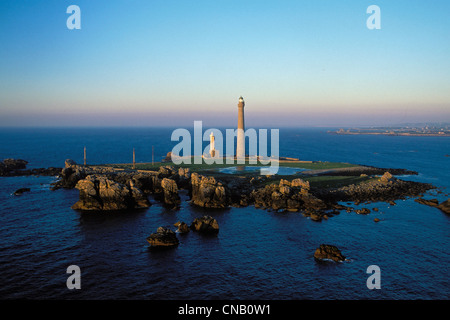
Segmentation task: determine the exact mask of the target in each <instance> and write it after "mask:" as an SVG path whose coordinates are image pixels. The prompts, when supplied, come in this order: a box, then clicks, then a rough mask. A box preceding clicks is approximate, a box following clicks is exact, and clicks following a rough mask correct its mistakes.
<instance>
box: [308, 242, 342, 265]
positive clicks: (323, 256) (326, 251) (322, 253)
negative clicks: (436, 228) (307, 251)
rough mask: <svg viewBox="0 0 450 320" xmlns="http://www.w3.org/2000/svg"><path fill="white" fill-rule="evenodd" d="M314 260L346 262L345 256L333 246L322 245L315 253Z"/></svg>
mask: <svg viewBox="0 0 450 320" xmlns="http://www.w3.org/2000/svg"><path fill="white" fill-rule="evenodd" d="M314 258H315V259H317V260H320V261H322V260H333V261H336V262H340V261H345V256H343V255H342V253H341V251H340V250H339V249H338V248H337V247H336V246H333V245H329V244H321V245H320V246H319V248H317V249H316V252H314Z"/></svg>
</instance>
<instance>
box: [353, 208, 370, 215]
mask: <svg viewBox="0 0 450 320" xmlns="http://www.w3.org/2000/svg"><path fill="white" fill-rule="evenodd" d="M355 212H356V213H357V214H369V213H370V210H369V209H367V208H362V209H356V210H355Z"/></svg>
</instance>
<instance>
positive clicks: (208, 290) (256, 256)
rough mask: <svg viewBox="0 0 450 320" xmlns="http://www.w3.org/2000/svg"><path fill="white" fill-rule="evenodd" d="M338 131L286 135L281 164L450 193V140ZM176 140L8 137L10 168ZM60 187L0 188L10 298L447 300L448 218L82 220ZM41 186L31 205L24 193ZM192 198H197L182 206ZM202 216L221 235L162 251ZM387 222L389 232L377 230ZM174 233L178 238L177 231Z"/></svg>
mask: <svg viewBox="0 0 450 320" xmlns="http://www.w3.org/2000/svg"><path fill="white" fill-rule="evenodd" d="M326 130H327V129H281V130H280V152H281V154H282V155H286V156H292V157H299V158H301V159H306V160H322V161H344V162H352V163H358V164H366V165H373V166H381V167H393V168H406V169H410V170H415V171H418V172H419V173H420V174H419V175H418V176H411V177H407V178H408V179H414V180H416V181H422V182H428V183H432V184H434V185H435V186H437V187H439V188H440V190H441V191H443V192H444V193H443V194H434V193H433V192H432V193H431V194H430V196H429V198H431V197H436V198H438V199H439V200H440V201H443V200H444V199H446V198H447V197H448V195H446V194H447V193H448V190H449V189H448V188H450V179H449V178H450V170H449V169H448V168H449V167H450V157H446V156H445V155H446V154H450V139H448V138H443V137H388V136H363V135H360V136H336V135H330V134H327V133H326ZM171 132H172V130H171V129H156V128H132V129H125V128H121V129H0V159H4V158H8V157H13V158H23V159H25V160H28V161H29V167H30V168H33V167H49V166H61V167H62V166H63V165H64V160H65V159H66V158H72V159H74V160H75V161H78V162H82V159H83V147H84V146H86V147H87V150H88V162H89V163H114V162H115V163H117V162H131V159H132V149H133V148H135V149H136V161H138V162H149V161H151V155H152V146H154V147H155V160H156V161H157V160H160V159H161V157H163V156H165V154H166V153H167V152H168V151H170V150H171V148H172V147H173V146H174V145H175V142H171V141H170V135H171ZM53 180H54V178H52V177H7V178H0V298H1V299H18V298H26V299H449V298H450V283H449V280H448V274H449V262H450V252H449V245H450V232H449V231H450V217H449V216H446V215H445V214H443V213H442V212H441V211H439V210H438V209H436V208H431V207H428V206H424V205H420V204H418V203H416V202H414V201H413V199H407V200H404V201H397V205H396V206H390V205H389V204H386V203H376V204H370V205H368V206H367V207H368V208H373V207H378V208H379V209H380V211H379V212H373V211H372V213H371V214H369V215H367V216H363V215H357V214H355V213H346V212H343V213H341V214H340V215H338V216H335V217H333V218H330V219H329V220H326V221H322V222H320V223H317V222H313V221H311V220H310V219H308V218H305V217H303V216H302V215H301V214H299V213H273V212H267V211H263V210H258V209H254V208H253V207H249V208H230V209H227V210H203V209H199V208H195V207H192V206H190V205H189V204H188V203H187V202H183V204H182V206H181V209H180V210H178V211H171V210H166V209H164V208H163V207H162V206H161V205H160V204H158V203H157V202H156V201H154V200H152V203H153V205H152V206H151V207H150V208H149V209H148V210H143V211H139V212H126V213H122V214H91V213H86V214H81V213H79V212H75V211H73V210H72V209H71V208H70V206H71V205H72V204H74V203H75V202H76V201H77V199H78V191H77V190H57V191H50V190H49V184H50V183H51V182H52V181H53ZM21 187H29V188H31V192H29V193H25V194H23V195H22V196H13V195H12V193H13V192H14V191H15V190H16V189H18V188H21ZM184 198H185V199H187V196H186V195H185V196H184ZM203 214H210V215H212V216H214V217H215V218H216V219H217V220H218V222H219V225H220V232H219V234H218V236H216V237H205V236H201V235H199V234H196V233H193V232H190V233H189V234H186V235H180V234H178V238H179V239H180V245H179V246H178V247H177V248H175V249H173V250H166V251H156V252H155V251H150V250H149V249H148V245H147V242H146V240H145V238H146V237H147V236H148V235H150V234H151V233H152V232H155V231H156V229H157V228H158V227H159V226H164V225H173V223H175V222H177V221H178V220H183V221H186V222H188V223H189V222H191V221H192V220H193V219H194V218H196V217H198V216H201V215H203ZM375 217H377V218H379V219H381V222H379V223H374V221H373V219H374V218H375ZM173 229H175V228H173ZM322 243H328V244H334V245H336V246H338V247H339V248H340V249H341V251H342V253H343V254H344V255H345V256H347V258H348V259H350V261H349V262H345V263H338V264H336V263H327V264H319V263H317V262H315V261H314V259H313V254H314V251H315V249H316V248H317V247H318V246H319V245H320V244H322ZM72 264H75V265H78V266H79V267H80V268H81V290H69V289H67V287H66V280H67V277H68V276H69V275H68V274H66V268H67V267H68V266H69V265H72ZM370 265H378V266H379V267H380V268H381V289H380V290H369V289H368V288H367V286H366V280H367V278H368V276H369V274H367V273H366V270H367V267H368V266H370Z"/></svg>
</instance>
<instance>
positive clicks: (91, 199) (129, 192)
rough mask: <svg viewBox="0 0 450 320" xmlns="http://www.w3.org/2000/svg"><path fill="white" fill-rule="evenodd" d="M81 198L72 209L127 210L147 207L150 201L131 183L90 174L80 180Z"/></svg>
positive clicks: (78, 186) (78, 185) (77, 186)
mask: <svg viewBox="0 0 450 320" xmlns="http://www.w3.org/2000/svg"><path fill="white" fill-rule="evenodd" d="M76 188H77V189H78V190H80V200H78V202H76V203H75V204H74V205H73V206H72V209H75V210H102V211H104V210H106V211H108V210H126V209H139V208H147V207H149V206H150V202H149V201H148V199H147V197H146V196H145V195H144V194H143V193H142V191H141V190H139V189H138V188H136V187H134V185H133V184H132V183H131V184H130V185H123V184H121V183H118V182H115V181H112V180H109V179H107V178H106V177H104V176H99V175H89V176H87V177H86V179H83V180H80V181H78V183H77V184H76Z"/></svg>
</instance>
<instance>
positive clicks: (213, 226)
mask: <svg viewBox="0 0 450 320" xmlns="http://www.w3.org/2000/svg"><path fill="white" fill-rule="evenodd" d="M191 229H192V230H194V231H198V232H202V233H210V234H214V233H218V232H219V224H218V223H217V220H216V219H214V218H213V217H211V216H203V217H201V218H196V219H195V220H194V221H193V222H192V224H191Z"/></svg>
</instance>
